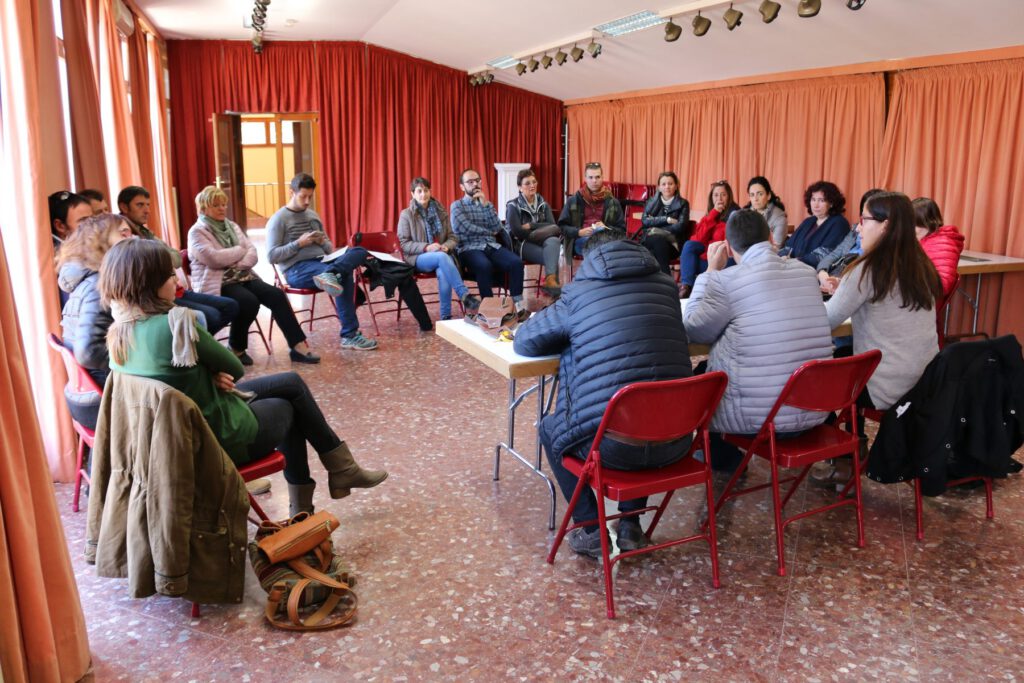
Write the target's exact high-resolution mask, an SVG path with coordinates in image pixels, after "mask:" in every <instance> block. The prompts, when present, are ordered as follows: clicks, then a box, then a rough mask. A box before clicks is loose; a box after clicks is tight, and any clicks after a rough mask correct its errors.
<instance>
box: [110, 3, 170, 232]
mask: <svg viewBox="0 0 1024 683" xmlns="http://www.w3.org/2000/svg"><path fill="white" fill-rule="evenodd" d="M146 38H147V34H146V33H145V32H144V31H143V30H142V26H141V25H140V24H139V22H138V21H137V20H136V21H135V31H133V32H132V34H131V35H130V36H128V74H129V80H130V81H131V84H132V130H133V131H134V133H135V152H136V154H137V155H138V164H139V180H140V181H141V182H140V183H139V184H140V185H142V186H143V187H145V188H146V189H148V190H149V191H150V193H151V194H152V195H153V199H154V201H153V204H154V205H157V204H159V202H160V197H159V194H157V184H156V161H155V159H154V157H153V120H152V117H151V110H150V93H149V46H148V45H147V44H146V42H147V40H146ZM118 189H119V190H120V188H118ZM160 218H161V216H160V211H159V210H156V211H152V212H151V213H150V216H149V223H148V224H147V227H148V228H149V229H150V230H152V231H153V232H155V233H156V234H157V235H160V236H163V235H164V233H165V232H168V231H165V230H163V228H162V225H163V224H162V223H161V222H160ZM170 232H176V231H173V230H172V231H170Z"/></svg>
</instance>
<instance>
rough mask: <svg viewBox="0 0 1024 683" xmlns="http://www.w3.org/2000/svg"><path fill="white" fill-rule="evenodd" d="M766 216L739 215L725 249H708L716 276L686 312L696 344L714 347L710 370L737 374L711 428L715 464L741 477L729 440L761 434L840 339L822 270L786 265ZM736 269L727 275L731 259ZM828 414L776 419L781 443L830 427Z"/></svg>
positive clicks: (704, 282) (698, 288)
mask: <svg viewBox="0 0 1024 683" xmlns="http://www.w3.org/2000/svg"><path fill="white" fill-rule="evenodd" d="M770 234H771V233H770V230H769V228H768V223H767V222H766V221H765V219H764V217H763V216H761V215H760V214H759V213H758V212H756V211H753V210H750V209H744V210H741V211H737V212H735V213H734V214H733V215H732V216H731V217H730V218H729V222H728V224H727V225H726V228H725V240H726V241H725V242H716V243H714V244H712V245H711V246H710V247H709V249H708V270H707V272H706V273H704V274H702V275H700V276H699V277H698V278H697V281H696V283H695V284H694V286H693V292H692V293H691V295H690V300H689V302H688V304H687V305H686V309H685V310H684V311H683V323H684V324H685V325H686V332H687V334H688V335H689V337H690V339H691V340H693V341H694V342H700V343H704V344H711V345H712V347H711V353H710V354H709V355H708V371H709V372H711V371H714V370H722V371H724V372H725V373H726V374H727V375H729V386H728V387H727V388H726V390H725V395H724V396H723V397H722V402H721V403H720V404H719V405H718V411H717V412H716V413H715V416H714V418H712V421H711V429H712V430H713V434H712V440H711V464H712V467H713V468H714V469H716V470H719V471H732V470H735V469H736V467H737V466H738V465H739V463H740V460H741V455H740V452H739V450H738V449H736V448H735V447H734V446H730V445H729V444H727V443H725V442H724V441H723V440H722V439H721V438H720V437H719V434H721V433H723V432H724V433H731V434H748V435H753V434H756V433H757V431H758V430H759V429H760V428H761V425H762V424H763V423H764V420H765V418H766V417H768V413H769V411H770V410H771V408H772V406H773V405H774V404H775V401H776V399H778V397H779V393H780V392H781V391H782V388H783V387H784V386H785V384H786V381H787V380H788V379H789V376H790V375H792V374H793V371H794V370H796V369H797V368H798V367H800V366H801V365H803V364H804V363H806V362H807V361H809V360H818V359H825V358H831V357H832V332H831V329H830V327H829V324H828V316H827V314H826V313H825V305H824V303H823V302H822V298H821V290H820V289H819V286H818V279H817V277H816V275H815V272H814V269H813V268H811V267H810V266H808V265H806V264H804V263H801V262H800V261H798V260H796V259H785V258H780V257H779V256H777V255H776V254H775V252H774V251H773V250H772V248H771V243H770V241H769V237H770ZM730 251H731V256H732V257H733V258H734V259H735V260H736V262H737V264H738V265H736V266H734V267H732V268H726V267H725V265H726V261H727V260H728V258H729V256H730ZM826 415H827V414H826V413H817V412H808V411H804V410H798V409H796V408H791V407H785V408H783V409H782V410H780V411H779V414H778V415H777V416H776V418H775V429H776V433H777V434H778V436H780V437H781V438H785V437H786V436H795V435H796V434H799V433H800V432H803V431H805V430H807V429H810V428H811V427H814V426H816V425H818V424H821V423H822V422H824V421H825V417H826Z"/></svg>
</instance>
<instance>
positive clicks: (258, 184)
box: [213, 113, 320, 229]
mask: <svg viewBox="0 0 1024 683" xmlns="http://www.w3.org/2000/svg"><path fill="white" fill-rule="evenodd" d="M213 121H214V131H215V132H216V135H215V136H214V141H215V142H214V156H215V157H216V164H217V166H216V167H217V178H216V179H215V183H216V185H217V186H218V187H220V188H221V189H223V190H224V191H225V192H227V193H228V197H229V203H228V216H229V217H230V218H231V220H233V221H235V222H236V223H238V224H239V226H241V227H242V228H244V229H249V228H253V229H259V228H263V227H264V226H265V225H266V223H267V219H269V218H270V216H272V215H273V214H274V212H275V211H277V210H278V209H280V208H281V207H282V206H284V205H285V203H286V202H287V201H288V192H287V188H288V183H289V182H290V181H291V179H292V177H293V176H294V175H295V174H297V173H303V172H305V173H309V174H311V175H312V176H313V177H314V178H319V177H320V154H319V149H320V122H319V116H318V115H317V114H315V113H306V114H280V113H266V114H237V113H227V114H215V115H214V118H213ZM313 209H314V210H315V209H316V198H315V197H314V200H313Z"/></svg>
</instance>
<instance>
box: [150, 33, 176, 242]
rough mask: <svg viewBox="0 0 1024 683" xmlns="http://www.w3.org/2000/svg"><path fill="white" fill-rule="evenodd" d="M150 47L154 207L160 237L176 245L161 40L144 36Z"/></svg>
mask: <svg viewBox="0 0 1024 683" xmlns="http://www.w3.org/2000/svg"><path fill="white" fill-rule="evenodd" d="M146 43H147V48H148V51H149V98H150V103H149V106H150V111H151V112H152V116H153V129H154V131H153V141H154V143H155V150H156V151H155V152H154V154H155V162H156V163H155V169H156V178H157V179H156V183H157V187H155V188H154V189H155V190H156V198H157V202H156V207H157V211H159V212H160V224H161V225H163V226H164V227H165V229H164V234H163V238H164V240H165V241H166V242H167V243H168V244H170V245H171V246H172V247H174V248H175V249H178V248H180V247H181V246H182V245H181V231H180V230H179V229H178V220H177V216H176V214H175V211H174V208H175V206H176V204H175V201H174V187H173V186H172V185H171V143H170V132H169V130H168V126H169V125H170V124H169V121H168V119H167V109H168V104H167V79H166V78H165V77H164V59H163V44H162V42H161V41H160V40H158V39H157V38H156V37H154V36H151V35H147V36H146Z"/></svg>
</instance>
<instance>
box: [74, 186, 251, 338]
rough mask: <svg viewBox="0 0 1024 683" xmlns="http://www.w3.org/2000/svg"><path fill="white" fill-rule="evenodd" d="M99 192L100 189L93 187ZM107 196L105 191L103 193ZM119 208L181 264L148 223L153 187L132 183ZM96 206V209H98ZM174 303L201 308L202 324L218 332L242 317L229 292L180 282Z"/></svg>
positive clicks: (120, 195)
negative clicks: (189, 286) (212, 291)
mask: <svg viewBox="0 0 1024 683" xmlns="http://www.w3.org/2000/svg"><path fill="white" fill-rule="evenodd" d="M91 192H95V193H96V194H99V193H98V192H97V191H96V190H92V191H91ZM100 196H101V197H102V196H103V195H102V194H101V195H100ZM117 208H118V210H119V211H120V212H121V215H122V216H124V217H125V218H126V219H128V222H129V223H131V225H132V232H133V233H134V234H135V235H136V236H137V237H138V238H139V239H144V240H156V241H157V242H159V243H160V244H162V245H164V247H165V248H166V249H167V251H168V252H170V254H171V263H172V264H173V265H174V267H175V268H180V267H181V252H179V251H178V250H177V249H174V248H173V247H171V245H169V244H167V243H166V242H164V241H163V240H161V239H160V238H159V237H157V236H156V234H155V233H153V231H152V230H150V229H149V228H147V227H146V223H148V222H149V214H150V197H149V190H147V189H146V188H144V187H139V186H138V185H129V186H128V187H126V188H124V189H123V190H121V191H120V192H119V193H118V194H117ZM94 210H95V209H94ZM174 303H176V304H177V305H179V306H184V307H185V308H191V309H192V310H193V311H198V312H199V313H200V314H202V315H201V317H200V321H201V324H202V325H203V326H204V327H205V328H206V329H207V331H208V332H209V333H210V334H217V332H219V331H220V330H222V329H224V328H225V327H227V326H228V325H230V324H231V323H232V322H233V321H234V319H235V318H237V317H238V302H237V301H235V300H234V299H230V298H228V297H226V296H217V295H215V294H202V293H200V292H195V291H193V290H191V289H185V288H184V287H183V286H181V285H180V284H179V285H178V287H177V289H175V296H174Z"/></svg>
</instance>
